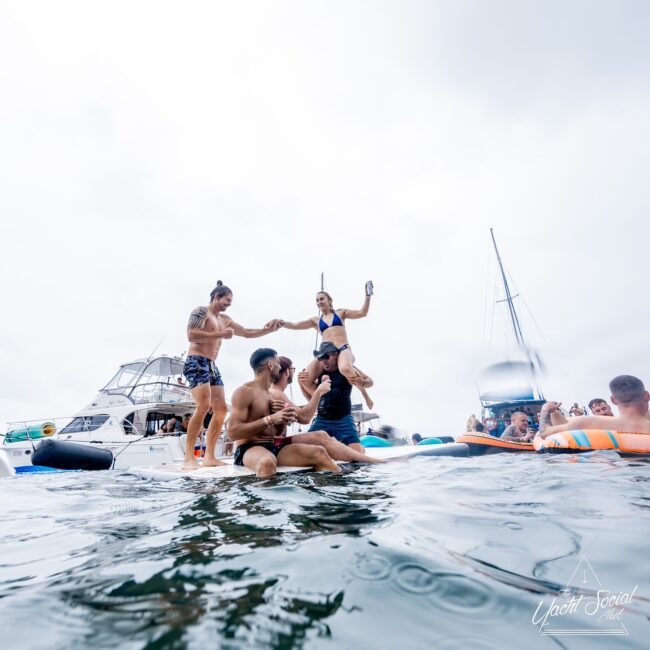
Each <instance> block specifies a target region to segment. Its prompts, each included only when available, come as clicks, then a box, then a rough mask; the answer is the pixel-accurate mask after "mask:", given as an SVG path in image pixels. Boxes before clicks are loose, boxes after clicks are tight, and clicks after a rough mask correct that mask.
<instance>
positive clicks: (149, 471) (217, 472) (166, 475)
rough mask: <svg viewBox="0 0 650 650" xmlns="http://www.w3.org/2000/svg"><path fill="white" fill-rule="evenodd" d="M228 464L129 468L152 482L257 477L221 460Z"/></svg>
mask: <svg viewBox="0 0 650 650" xmlns="http://www.w3.org/2000/svg"><path fill="white" fill-rule="evenodd" d="M219 460H221V461H223V462H224V463H227V465H220V466H219V467H199V469H191V470H190V469H181V463H170V464H168V465H150V466H148V467H129V469H127V470H126V472H127V473H128V474H134V475H135V476H139V477H140V478H144V479H149V480H152V481H174V480H176V479H178V478H190V479H195V480H199V481H201V480H210V479H215V478H232V477H234V476H255V472H254V471H253V470H252V469H248V467H241V466H240V465H234V464H233V460H232V458H220V459H219ZM309 469H312V468H311V467H289V466H284V465H280V466H278V474H284V473H285V472H301V471H305V470H309Z"/></svg>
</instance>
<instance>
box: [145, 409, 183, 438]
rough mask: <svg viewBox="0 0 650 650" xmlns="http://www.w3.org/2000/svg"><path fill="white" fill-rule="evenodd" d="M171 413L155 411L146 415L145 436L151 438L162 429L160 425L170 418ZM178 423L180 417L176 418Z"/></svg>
mask: <svg viewBox="0 0 650 650" xmlns="http://www.w3.org/2000/svg"><path fill="white" fill-rule="evenodd" d="M171 415H172V414H171V413H159V412H157V411H151V413H149V415H147V427H146V430H145V435H146V436H152V435H154V434H155V433H157V432H158V431H160V429H161V428H162V425H163V424H165V422H166V421H167V420H168V419H169V418H170V417H171ZM176 417H177V418H178V419H179V421H180V416H178V415H177V416H176Z"/></svg>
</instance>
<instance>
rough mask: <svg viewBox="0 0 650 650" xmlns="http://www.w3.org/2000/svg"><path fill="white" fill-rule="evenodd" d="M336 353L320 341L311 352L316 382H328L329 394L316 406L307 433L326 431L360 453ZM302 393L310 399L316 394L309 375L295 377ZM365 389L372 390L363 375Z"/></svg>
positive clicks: (348, 386) (347, 388) (348, 389)
mask: <svg viewBox="0 0 650 650" xmlns="http://www.w3.org/2000/svg"><path fill="white" fill-rule="evenodd" d="M339 355H340V353H339V351H338V350H337V349H336V345H334V344H333V343H330V342H328V341H323V342H322V343H321V345H320V348H319V349H318V350H314V356H315V357H316V359H317V361H318V364H319V366H320V369H321V371H320V374H319V377H318V382H319V383H321V382H323V381H328V380H329V381H330V382H331V384H332V388H331V390H330V391H329V392H328V393H326V394H325V395H323V396H322V397H321V399H320V401H319V403H318V414H317V416H316V418H315V419H314V421H313V422H312V423H311V426H310V427H309V431H327V433H329V434H330V436H333V437H334V438H336V439H337V440H338V441H339V442H342V443H343V444H344V445H348V446H349V447H352V449H356V451H360V452H363V446H362V445H361V440H360V439H359V435H358V433H357V428H356V426H355V425H354V420H353V419H352V400H351V399H350V394H351V393H352V384H351V383H350V380H349V379H348V378H347V377H346V376H345V375H343V373H342V372H340V370H339V368H338V359H339ZM298 381H299V382H300V384H301V386H302V388H303V390H304V391H305V392H306V393H307V394H308V395H309V396H310V397H311V396H313V394H314V393H315V391H316V390H317V389H316V384H314V383H313V382H312V381H311V377H310V375H309V373H307V372H306V371H305V372H301V373H300V374H299V375H298ZM362 381H363V382H364V386H365V387H367V388H369V387H370V386H372V379H370V377H366V376H365V375H362Z"/></svg>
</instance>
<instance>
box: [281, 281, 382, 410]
mask: <svg viewBox="0 0 650 650" xmlns="http://www.w3.org/2000/svg"><path fill="white" fill-rule="evenodd" d="M365 293H366V295H365V299H364V301H363V306H362V307H361V309H334V301H333V300H332V296H330V294H329V293H327V291H319V292H318V293H317V294H316V306H317V307H318V309H319V312H320V313H319V315H318V316H312V317H311V318H308V319H306V320H302V321H298V322H296V323H289V322H287V321H284V320H281V319H276V320H274V321H271V322H270V323H269V325H274V324H276V323H277V324H279V325H280V327H286V328H287V329H290V330H307V329H311V328H314V329H315V330H317V331H319V332H320V334H321V336H322V337H323V343H331V344H333V345H334V346H335V347H336V349H337V351H338V369H339V371H340V372H341V374H342V375H344V376H345V378H346V379H347V380H348V381H349V382H350V383H351V384H352V385H353V386H356V387H357V388H358V389H359V391H360V392H361V394H362V395H363V399H364V400H365V402H366V404H367V405H368V408H369V409H371V408H372V407H373V401H372V400H371V399H370V396H369V395H368V392H367V391H366V389H365V388H364V387H363V386H362V382H364V381H367V380H369V379H370V378H369V377H368V375H366V374H364V373H363V372H361V371H360V370H359V369H358V368H357V367H356V366H355V365H354V355H353V354H352V350H351V349H350V344H349V343H348V335H347V332H346V329H345V320H346V319H347V318H350V319H356V318H365V317H366V316H367V315H368V310H369V309H370V297H371V296H372V294H373V286H372V282H371V281H370V280H368V282H366V287H365ZM307 372H308V373H309V378H308V381H307V383H308V384H309V385H313V384H314V383H315V382H316V380H317V378H318V377H319V375H320V374H321V373H322V367H321V364H320V363H319V358H316V359H314V360H313V361H312V362H311V363H310V364H309V366H308V367H307Z"/></svg>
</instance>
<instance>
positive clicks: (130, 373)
mask: <svg viewBox="0 0 650 650" xmlns="http://www.w3.org/2000/svg"><path fill="white" fill-rule="evenodd" d="M143 368H144V363H142V362H137V363H127V364H125V365H123V366H122V367H121V368H120V369H119V370H118V371H117V374H116V375H115V376H114V377H113V379H111V380H110V381H109V382H108V384H106V386H105V387H104V389H103V390H114V389H116V388H124V387H125V386H131V385H132V384H134V383H135V381H136V380H137V378H138V377H139V376H140V374H141V373H142V369H143Z"/></svg>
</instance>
